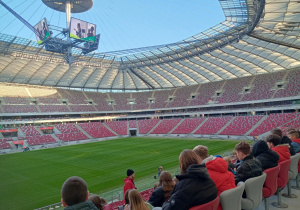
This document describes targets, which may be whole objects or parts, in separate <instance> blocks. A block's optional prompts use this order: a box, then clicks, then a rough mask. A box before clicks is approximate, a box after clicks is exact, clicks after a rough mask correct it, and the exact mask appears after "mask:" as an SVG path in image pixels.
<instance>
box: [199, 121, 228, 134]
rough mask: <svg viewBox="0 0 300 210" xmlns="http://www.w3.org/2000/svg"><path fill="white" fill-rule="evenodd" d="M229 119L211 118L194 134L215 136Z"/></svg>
mask: <svg viewBox="0 0 300 210" xmlns="http://www.w3.org/2000/svg"><path fill="white" fill-rule="evenodd" d="M230 119H231V117H211V118H208V120H207V121H206V122H205V123H204V124H203V125H202V126H201V127H200V128H199V129H198V130H196V131H195V132H194V134H216V133H217V132H218V131H219V130H220V129H221V128H222V127H223V126H225V125H226V123H227V122H228V121H229V120H230Z"/></svg>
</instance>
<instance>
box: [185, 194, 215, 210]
mask: <svg viewBox="0 0 300 210" xmlns="http://www.w3.org/2000/svg"><path fill="white" fill-rule="evenodd" d="M219 203H220V197H219V196H218V197H217V198H216V199H214V200H212V201H211V202H209V203H205V204H202V205H199V206H194V207H192V208H190V209H189V210H217V209H218V206H219Z"/></svg>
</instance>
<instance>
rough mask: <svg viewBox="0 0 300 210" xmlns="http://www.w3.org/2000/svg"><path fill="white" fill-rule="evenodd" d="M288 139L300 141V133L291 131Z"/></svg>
mask: <svg viewBox="0 0 300 210" xmlns="http://www.w3.org/2000/svg"><path fill="white" fill-rule="evenodd" d="M287 135H288V137H289V138H290V139H291V140H294V139H299V133H298V131H296V130H291V131H289V132H288V133H287Z"/></svg>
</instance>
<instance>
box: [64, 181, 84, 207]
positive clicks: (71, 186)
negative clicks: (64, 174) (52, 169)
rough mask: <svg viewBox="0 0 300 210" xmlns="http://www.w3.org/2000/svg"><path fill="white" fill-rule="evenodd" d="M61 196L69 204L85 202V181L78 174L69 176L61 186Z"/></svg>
mask: <svg viewBox="0 0 300 210" xmlns="http://www.w3.org/2000/svg"><path fill="white" fill-rule="evenodd" d="M61 196H62V199H63V201H64V202H65V203H66V204H67V205H68V206H73V205H75V204H78V203H82V202H85V201H86V197H87V185H86V183H85V181H84V180H83V179H82V178H80V177H78V176H72V177H70V178H68V179H67V180H66V181H65V182H64V184H63V186H62V188H61Z"/></svg>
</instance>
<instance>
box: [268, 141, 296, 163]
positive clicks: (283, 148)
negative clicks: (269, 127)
mask: <svg viewBox="0 0 300 210" xmlns="http://www.w3.org/2000/svg"><path fill="white" fill-rule="evenodd" d="M271 149H272V150H273V151H275V152H277V154H278V155H279V160H278V163H280V162H282V161H284V160H288V159H290V157H291V153H290V150H289V146H287V145H286V144H280V145H277V146H276V147H273V148H271Z"/></svg>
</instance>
